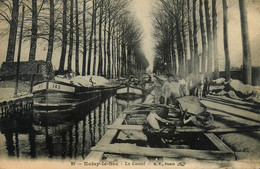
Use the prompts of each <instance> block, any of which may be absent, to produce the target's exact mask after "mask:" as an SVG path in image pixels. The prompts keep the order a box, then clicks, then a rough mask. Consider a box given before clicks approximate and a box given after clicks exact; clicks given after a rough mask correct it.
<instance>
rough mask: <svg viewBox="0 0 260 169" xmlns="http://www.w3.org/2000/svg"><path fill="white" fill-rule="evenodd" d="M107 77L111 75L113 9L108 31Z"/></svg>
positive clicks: (109, 13)
mask: <svg viewBox="0 0 260 169" xmlns="http://www.w3.org/2000/svg"><path fill="white" fill-rule="evenodd" d="M107 34H108V35H107V36H108V37H107V62H108V63H107V78H110V77H111V53H110V43H111V11H110V9H109V11H108V33H107Z"/></svg>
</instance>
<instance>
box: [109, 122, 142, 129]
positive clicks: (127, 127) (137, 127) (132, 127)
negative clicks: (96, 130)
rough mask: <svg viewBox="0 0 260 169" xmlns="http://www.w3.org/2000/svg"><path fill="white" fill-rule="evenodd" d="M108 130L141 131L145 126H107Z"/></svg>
mask: <svg viewBox="0 0 260 169" xmlns="http://www.w3.org/2000/svg"><path fill="white" fill-rule="evenodd" d="M107 128H108V129H118V130H137V131H141V130H142V129H143V126H141V125H114V124H113V125H109V126H107Z"/></svg>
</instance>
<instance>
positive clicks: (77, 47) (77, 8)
mask: <svg viewBox="0 0 260 169" xmlns="http://www.w3.org/2000/svg"><path fill="white" fill-rule="evenodd" d="M75 7H76V25H75V26H76V55H75V66H76V75H79V43H80V42H79V7H78V0H76V1H75Z"/></svg>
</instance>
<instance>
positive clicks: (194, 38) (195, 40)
mask: <svg viewBox="0 0 260 169" xmlns="http://www.w3.org/2000/svg"><path fill="white" fill-rule="evenodd" d="M196 1H197V0H193V15H192V16H193V42H194V61H195V62H194V72H195V74H196V76H198V73H199V55H198V40H197V32H198V28H197V18H196Z"/></svg>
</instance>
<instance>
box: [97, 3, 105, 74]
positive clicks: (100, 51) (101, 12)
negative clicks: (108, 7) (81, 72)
mask: <svg viewBox="0 0 260 169" xmlns="http://www.w3.org/2000/svg"><path fill="white" fill-rule="evenodd" d="M100 5H101V6H100V12H99V13H100V14H99V33H98V34H99V36H98V37H99V61H98V72H97V73H98V75H99V76H100V75H102V70H103V69H102V50H103V49H102V23H103V20H102V17H103V6H104V1H103V0H101V4H100Z"/></svg>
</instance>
